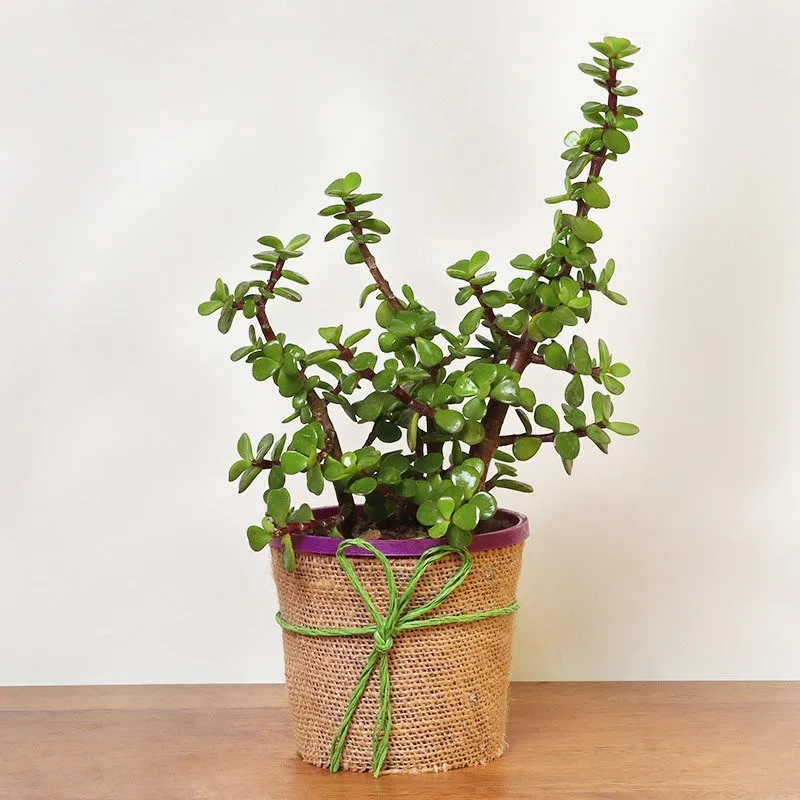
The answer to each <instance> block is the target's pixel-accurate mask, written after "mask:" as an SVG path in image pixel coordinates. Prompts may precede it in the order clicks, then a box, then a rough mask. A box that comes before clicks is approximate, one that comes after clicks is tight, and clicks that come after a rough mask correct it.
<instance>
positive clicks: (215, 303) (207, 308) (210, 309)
mask: <svg viewBox="0 0 800 800" xmlns="http://www.w3.org/2000/svg"><path fill="white" fill-rule="evenodd" d="M224 305H225V303H223V302H222V301H221V300H206V301H205V303H200V305H199V306H197V313H198V314H200V316H202V317H207V316H208V315H209V314H213V313H214V312H215V311H219V310H220V309H221V308H222V307H223V306H224Z"/></svg>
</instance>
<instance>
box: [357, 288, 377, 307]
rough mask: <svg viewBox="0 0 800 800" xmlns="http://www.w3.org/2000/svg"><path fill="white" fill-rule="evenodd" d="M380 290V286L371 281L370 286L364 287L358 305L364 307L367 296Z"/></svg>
mask: <svg viewBox="0 0 800 800" xmlns="http://www.w3.org/2000/svg"><path fill="white" fill-rule="evenodd" d="M377 291H378V286H377V284H375V283H370V284H369V286H365V287H364V291H362V292H361V296H360V297H359V298H358V307H359V308H364V303H366V302H367V298H368V297H369V296H370V295H371V294H372V293H373V292H377Z"/></svg>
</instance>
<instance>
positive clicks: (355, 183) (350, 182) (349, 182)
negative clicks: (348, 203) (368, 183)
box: [342, 172, 361, 194]
mask: <svg viewBox="0 0 800 800" xmlns="http://www.w3.org/2000/svg"><path fill="white" fill-rule="evenodd" d="M359 186H361V176H360V175H359V174H358V173H357V172H348V173H347V175H345V176H344V178H343V179H342V188H343V189H344V193H345V194H353V192H354V191H355V190H356V189H358V187H359Z"/></svg>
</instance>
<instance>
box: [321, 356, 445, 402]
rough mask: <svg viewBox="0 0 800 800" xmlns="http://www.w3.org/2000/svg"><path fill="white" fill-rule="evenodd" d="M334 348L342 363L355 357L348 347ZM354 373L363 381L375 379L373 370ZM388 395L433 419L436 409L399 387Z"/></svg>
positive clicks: (361, 370)
mask: <svg viewBox="0 0 800 800" xmlns="http://www.w3.org/2000/svg"><path fill="white" fill-rule="evenodd" d="M336 347H338V348H339V355H340V356H341V358H342V361H347V362H348V363H349V362H350V361H352V360H353V358H354V357H355V354H354V353H353V351H352V350H351V349H350V348H349V347H342V345H340V344H337V345H336ZM355 372H357V373H358V374H359V375H360V376H361V377H362V378H364V379H365V380H368V381H372V380H374V379H375V371H374V370H373V369H360V370H355ZM390 394H393V395H394V396H395V397H396V398H397V399H398V400H399V401H400V402H401V403H403V404H405V405H407V406H408V407H409V408H411V409H413V410H414V411H416V412H417V413H418V414H422V416H424V417H433V416H435V415H436V409H434V408H433V407H432V406H429V405H428V404H427V403H423V402H422V401H421V400H417V399H416V398H414V397H412V396H411V395H410V394H409V393H408V392H407V391H406V390H405V389H403V388H402V387H401V386H395V388H394V389H392V391H391V392H390Z"/></svg>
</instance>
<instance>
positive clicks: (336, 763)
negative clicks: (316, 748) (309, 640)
mask: <svg viewBox="0 0 800 800" xmlns="http://www.w3.org/2000/svg"><path fill="white" fill-rule="evenodd" d="M352 547H360V548H362V549H363V550H367V551H369V552H370V553H372V555H373V556H375V558H376V559H377V560H378V563H379V564H380V565H381V567H382V568H383V572H384V575H385V576H386V586H387V589H388V590H389V608H388V611H387V613H386V616H385V617H382V616H381V613H380V611H378V608H377V607H376V605H375V603H374V602H373V600H372V598H371V597H370V596H369V594H368V593H367V591H366V589H365V588H364V586H363V584H362V583H361V581H360V580H359V578H358V575H356V572H355V569H353V565H352V564H351V563H350V560H349V558H348V557H347V555H346V552H347V550H349V549H350V548H352ZM451 553H452V554H453V555H456V556H458V557H459V558H460V559H461V566H460V567H459V569H458V571H457V572H456V574H455V575H453V577H451V578H450V579H449V580H448V581H447V583H445V585H444V586H443V587H442V589H441V591H440V592H439V593H438V594H437V595H436V596H435V597H434V598H432V599H431V600H429V601H428V602H427V603H425V604H424V605H421V606H419V607H418V608H415V609H412V610H411V611H407V610H406V609H407V608H408V605H409V603H410V602H411V597H412V595H413V594H414V589H415V588H416V586H417V584H418V583H419V581H420V579H421V578H422V576H423V575H424V574H425V570H427V569H428V567H430V566H431V565H432V564H435V563H436V562H437V561H439V560H441V559H442V558H444V557H445V556H448V555H450V554H451ZM336 559H337V561H338V562H339V565H340V566H341V568H342V571H343V572H344V574H345V575H346V576H347V578H348V580H349V581H350V583H352V584H353V587H354V588H355V590H356V591H357V592H358V594H359V595H360V597H361V599H362V600H363V601H364V605H365V606H366V607H367V609H368V611H369V613H370V616H371V617H372V619H374V620H375V622H374V624H372V625H365V626H364V627H362V628H303V627H301V626H299V625H292V623H291V622H287V621H286V620H285V619H284V618H283V617H282V616H281V614H280V612H278V614H277V616H276V619H277V620H278V624H279V625H280V626H281V627H282V628H283V629H284V630H286V631H292V632H293V633H299V634H301V635H302V636H367V635H371V636H372V637H373V638H374V639H375V647H374V648H373V650H372V652H371V653H370V654H369V658H368V659H367V663H366V666H365V667H364V669H363V671H362V672H361V675H360V676H359V679H358V683H357V684H356V688H355V690H354V691H353V695H352V697H351V698H350V702H349V703H348V704H347V708H346V710H345V713H344V718H343V719H342V724H341V725H340V726H339V729H338V730H337V731H336V735H335V736H334V738H333V742H332V743H331V766H330V771H331V772H338V771H339V769H340V768H341V764H342V753H343V751H344V746H345V743H346V741H347V734H348V733H349V731H350V723H351V722H352V720H353V715H354V714H355V713H356V709H357V708H358V704H359V703H360V702H361V698H362V696H363V695H364V691H365V690H366V688H367V684H368V683H369V679H370V676H371V675H372V671H373V670H374V669H375V667H376V666H377V667H378V675H379V678H380V689H379V698H380V705H379V709H378V717H377V719H376V720H375V728H374V731H373V735H372V771H373V775H374V776H375V777H376V778H377V777H378V775H380V773H381V769H382V768H383V764H384V762H385V761H386V756H387V753H388V752H389V734H390V732H391V729H392V706H391V700H390V695H391V686H390V682H389V650H391V648H392V644H393V643H394V639H395V638H396V637H397V635H398V634H399V633H401V632H402V631H409V630H417V629H419V628H431V627H433V626H434V625H451V624H453V623H457V622H475V621H477V620H481V619H490V618H491V617H501V616H504V615H505V614H513V613H514V612H515V611H516V610H517V608H519V605H518V604H517V602H516V600H515V601H514V602H513V603H512V604H511V605H509V606H505V607H504V608H494V609H489V610H488V611H477V612H475V613H474V614H450V615H445V616H440V617H430V618H428V619H420V617H422V616H424V615H425V614H427V613H429V612H430V611H433V610H434V609H435V608H438V607H439V606H440V605H441V604H442V603H443V602H444V601H445V600H446V599H447V598H448V597H450V595H451V594H452V593H453V592H454V591H455V590H456V589H457V588H458V587H459V586H460V585H461V584H462V583H463V582H464V581H465V580H466V578H467V575H468V574H469V571H470V569H472V554H471V553H470V552H469V551H468V550H466V549H464V548H461V547H452V546H451V545H441V546H439V547H433V548H431V549H430V550H426V551H425V553H424V554H423V555H422V556H421V557H420V559H419V561H418V562H417V564H416V566H415V567H414V571H413V572H412V574H411V578H410V580H409V581H408V585H407V586H406V588H405V589H404V591H403V593H402V594H400V593H399V592H398V590H397V582H396V581H395V578H394V574H393V573H392V568H391V566H390V565H389V560H388V559H387V558H386V556H385V555H384V554H383V553H381V552H380V550H378V549H377V548H375V547H374V546H373V545H372V544H370V543H369V542H368V541H366V540H364V539H346V540H344V541H343V542H342V543H341V544H340V545H339V547H338V548H337V550H336Z"/></svg>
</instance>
